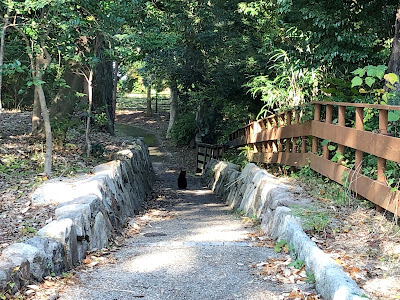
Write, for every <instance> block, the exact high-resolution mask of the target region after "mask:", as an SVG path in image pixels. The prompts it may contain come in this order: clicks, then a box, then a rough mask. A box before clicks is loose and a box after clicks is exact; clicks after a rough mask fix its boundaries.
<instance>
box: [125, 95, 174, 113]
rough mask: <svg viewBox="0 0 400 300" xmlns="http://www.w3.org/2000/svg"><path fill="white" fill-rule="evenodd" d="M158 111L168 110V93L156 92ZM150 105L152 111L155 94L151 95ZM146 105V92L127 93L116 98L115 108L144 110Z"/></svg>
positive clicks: (154, 105)
mask: <svg viewBox="0 0 400 300" xmlns="http://www.w3.org/2000/svg"><path fill="white" fill-rule="evenodd" d="M157 97H158V100H157V102H158V105H157V107H158V111H159V112H169V104H170V100H169V94H167V93H162V94H161V93H160V94H158V96H157ZM151 106H152V108H153V111H155V108H156V99H155V95H152V103H151ZM146 107H147V100H146V94H128V95H124V96H122V97H119V98H118V99H117V109H118V110H124V109H128V110H145V109H146Z"/></svg>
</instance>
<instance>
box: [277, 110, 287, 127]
mask: <svg viewBox="0 0 400 300" xmlns="http://www.w3.org/2000/svg"><path fill="white" fill-rule="evenodd" d="M278 119H279V127H282V126H285V114H284V113H280V114H278Z"/></svg>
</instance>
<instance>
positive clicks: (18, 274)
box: [0, 139, 155, 292]
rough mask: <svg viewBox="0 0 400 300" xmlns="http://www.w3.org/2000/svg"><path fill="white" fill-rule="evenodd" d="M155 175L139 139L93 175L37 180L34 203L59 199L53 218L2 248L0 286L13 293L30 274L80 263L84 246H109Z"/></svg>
mask: <svg viewBox="0 0 400 300" xmlns="http://www.w3.org/2000/svg"><path fill="white" fill-rule="evenodd" d="M154 180H155V174H154V170H153V168H152V165H151V163H150V161H149V151H148V149H147V146H146V145H145V144H144V142H143V141H142V140H141V139H137V140H136V141H135V145H134V146H133V148H132V149H130V150H124V151H121V152H119V153H117V154H116V156H115V160H113V161H111V162H108V163H105V164H101V165H99V166H97V167H96V168H95V170H94V174H91V175H85V176H82V177H79V178H78V179H73V180H71V179H67V178H57V179H54V180H50V181H49V182H47V183H45V184H43V185H41V186H40V187H39V188H38V189H37V190H36V191H35V192H34V194H33V196H32V202H33V204H34V205H43V204H48V203H53V204H57V205H58V206H57V209H56V211H55V215H56V220H54V221H52V222H50V223H49V224H47V225H46V226H45V227H43V228H42V229H40V230H39V231H38V233H37V235H36V236H35V237H33V238H30V239H29V240H27V241H25V242H24V243H14V244H12V245H10V246H8V247H7V248H5V249H4V250H3V251H2V253H1V256H0V291H6V292H16V291H17V290H19V289H20V288H21V287H22V286H24V285H26V284H28V282H29V280H30V279H33V280H36V281H41V280H43V278H44V277H45V276H47V275H49V274H56V275H58V274H61V273H62V272H64V271H68V270H70V269H71V268H73V267H74V266H76V265H78V264H79V263H80V262H82V260H83V259H84V258H85V255H86V252H87V251H91V250H96V249H101V248H103V247H105V246H107V244H108V241H109V239H110V238H111V237H112V235H113V233H114V231H115V230H117V229H118V228H119V227H121V226H122V225H123V224H125V221H126V219H127V218H128V217H130V216H132V215H133V214H135V213H137V212H138V211H139V210H140V209H141V206H142V202H143V201H144V200H145V198H146V196H147V194H148V193H149V192H150V190H151V187H152V184H153V182H154Z"/></svg>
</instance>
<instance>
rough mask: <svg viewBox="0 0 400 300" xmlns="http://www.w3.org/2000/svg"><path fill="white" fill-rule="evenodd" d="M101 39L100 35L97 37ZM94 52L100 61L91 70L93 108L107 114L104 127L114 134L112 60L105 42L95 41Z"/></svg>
mask: <svg viewBox="0 0 400 300" xmlns="http://www.w3.org/2000/svg"><path fill="white" fill-rule="evenodd" d="M98 39H101V37H98ZM94 53H95V54H96V55H97V57H98V58H99V59H100V62H99V63H98V64H97V65H96V68H95V69H94V70H93V81H92V86H93V110H94V111H96V113H105V115H106V116H107V120H108V122H107V125H105V129H106V130H107V131H108V132H109V133H110V134H112V135H114V118H113V90H114V70H113V62H112V61H111V59H110V58H109V57H107V55H106V52H105V43H104V42H101V41H99V42H97V43H96V46H95V50H94Z"/></svg>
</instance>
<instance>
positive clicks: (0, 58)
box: [0, 7, 10, 114]
mask: <svg viewBox="0 0 400 300" xmlns="http://www.w3.org/2000/svg"><path fill="white" fill-rule="evenodd" d="M9 14H10V8H9V7H7V12H6V16H5V18H4V24H3V26H2V28H1V32H0V35H1V38H0V114H1V112H2V111H3V104H2V100H1V88H2V84H3V63H4V48H5V43H6V29H7V26H8V20H9V16H8V15H9Z"/></svg>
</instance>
